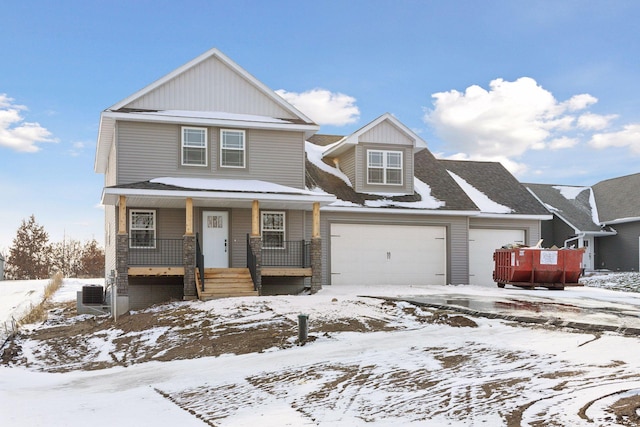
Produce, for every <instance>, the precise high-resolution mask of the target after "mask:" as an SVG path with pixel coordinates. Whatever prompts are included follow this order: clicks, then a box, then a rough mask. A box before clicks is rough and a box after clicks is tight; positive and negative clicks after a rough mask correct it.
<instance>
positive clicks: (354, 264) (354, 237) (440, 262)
mask: <svg viewBox="0 0 640 427" xmlns="http://www.w3.org/2000/svg"><path fill="white" fill-rule="evenodd" d="M446 247H447V245H446V229H445V227H437V226H433V227H426V226H420V227H418V226H401V225H365V224H332V225H331V248H330V253H331V283H332V284H333V285H350V284H351V285H434V284H445V280H446Z"/></svg>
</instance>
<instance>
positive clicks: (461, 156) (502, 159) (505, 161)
mask: <svg viewBox="0 0 640 427" xmlns="http://www.w3.org/2000/svg"><path fill="white" fill-rule="evenodd" d="M433 155H434V156H435V157H437V158H438V159H445V160H472V161H474V162H499V163H502V166H504V167H505V169H507V170H508V171H509V172H511V173H512V174H514V175H522V174H524V173H525V172H528V170H529V167H528V166H527V165H526V164H524V163H519V162H516V161H514V160H512V159H510V158H508V157H506V156H482V155H477V154H474V155H469V154H466V153H456V154H452V155H449V156H445V155H444V154H442V153H433Z"/></svg>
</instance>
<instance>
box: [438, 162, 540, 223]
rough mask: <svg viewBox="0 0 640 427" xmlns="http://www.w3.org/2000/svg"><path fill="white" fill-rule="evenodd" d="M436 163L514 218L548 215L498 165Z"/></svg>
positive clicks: (511, 176) (485, 163)
mask: <svg viewBox="0 0 640 427" xmlns="http://www.w3.org/2000/svg"><path fill="white" fill-rule="evenodd" d="M439 162H440V164H441V165H442V166H443V167H444V168H445V169H446V170H448V171H451V172H453V173H454V174H456V175H458V176H459V177H460V178H462V179H464V180H465V181H467V182H468V183H469V184H470V185H472V186H473V187H475V188H476V189H477V190H479V191H481V192H482V193H484V194H485V195H486V196H487V197H488V198H489V199H491V200H493V201H494V202H496V203H499V204H501V205H504V206H507V207H510V208H511V209H512V210H513V212H512V213H513V214H520V215H549V212H548V211H547V210H546V209H545V208H544V206H542V205H541V204H540V202H539V201H538V200H537V199H536V198H535V197H533V195H532V194H531V193H529V191H528V190H527V189H526V188H525V187H524V185H522V184H521V183H520V181H518V180H517V179H516V178H515V177H514V176H513V175H512V174H511V173H510V172H509V171H508V170H507V169H505V167H504V166H502V164H501V163H498V162H474V161H469V160H439Z"/></svg>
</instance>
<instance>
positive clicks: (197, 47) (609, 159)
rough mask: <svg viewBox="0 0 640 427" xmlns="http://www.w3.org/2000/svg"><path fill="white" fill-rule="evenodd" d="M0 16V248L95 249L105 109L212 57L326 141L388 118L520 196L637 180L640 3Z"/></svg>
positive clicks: (138, 8) (152, 8) (185, 6)
mask: <svg viewBox="0 0 640 427" xmlns="http://www.w3.org/2000/svg"><path fill="white" fill-rule="evenodd" d="M0 10H1V13H0V20H1V24H0V55H1V60H0V251H5V252H7V251H8V248H9V247H10V246H11V244H12V240H13V238H14V237H15V233H16V230H17V229H18V227H19V226H20V223H21V220H22V219H26V218H28V217H29V216H30V215H31V214H34V215H35V217H36V220H37V221H38V223H39V224H41V225H43V226H44V227H45V229H46V230H47V231H48V232H49V234H50V239H51V241H61V240H62V238H63V236H66V237H67V238H74V239H78V240H81V241H84V240H86V239H91V238H94V237H95V238H96V239H97V240H98V241H99V242H101V243H102V242H103V211H102V210H101V209H100V207H99V206H98V205H99V200H100V194H101V189H102V176H101V175H98V174H96V173H94V172H93V162H94V149H95V143H96V138H97V129H98V122H99V117H100V112H101V111H102V110H104V109H105V108H107V107H109V106H111V105H113V104H115V103H116V102H118V101H120V100H122V99H124V98H125V97H127V96H128V95H130V94H132V93H134V92H136V91H137V90H139V89H141V88H143V87H144V86H146V85H147V84H149V83H151V82H153V81H154V80H156V79H158V78H160V77H162V76H163V75H165V74H167V73H169V72H171V71H172V70H174V69H175V68H177V67H179V66H181V65H182V64H184V63H186V62H188V61H189V60H191V59H193V58H195V57H196V56H198V55H200V54H201V53H204V52H205V51H207V50H209V49H210V48H212V47H217V48H218V49H220V50H221V51H222V52H224V53H225V54H226V55H227V56H229V57H230V58H231V59H233V60H234V61H236V62H237V63H238V64H239V65H240V66H242V67H243V68H245V69H246V70H247V71H249V72H250V73H251V74H253V75H254V76H255V77H257V78H258V79H259V80H261V81H262V82H263V83H265V84H266V85H267V86H269V87H270V88H272V89H274V90H281V92H280V93H281V94H282V95H283V96H285V97H287V98H288V99H290V100H291V101H292V102H293V103H295V104H296V105H297V106H298V108H300V109H301V110H303V112H305V113H306V114H307V115H308V116H310V117H311V118H313V119H315V120H316V121H317V122H318V123H320V124H321V130H320V132H321V133H334V134H349V133H351V132H353V131H355V130H357V129H358V128H359V127H361V126H363V125H365V124H367V123H368V122H370V121H371V120H373V119H375V118H376V117H378V116H380V115H381V114H383V113H385V112H389V113H392V114H394V115H395V116H396V117H397V118H398V119H399V120H400V121H401V122H403V123H404V124H406V125H407V126H409V127H410V128H412V129H413V130H415V131H416V132H418V133H419V134H420V135H421V136H422V137H423V139H424V140H425V141H427V143H428V146H429V148H430V150H431V151H432V152H433V153H434V154H436V155H438V156H440V157H443V158H468V159H474V160H497V161H502V162H503V163H504V164H505V166H507V167H508V168H509V169H510V170H511V171H512V172H513V173H514V174H515V175H516V176H517V177H518V179H520V180H521V181H522V182H539V183H554V184H567V185H592V184H595V183H596V182H598V181H601V180H604V179H608V178H612V177H616V176H622V175H627V174H632V173H638V172H640V164H639V160H640V85H639V84H638V80H637V79H638V77H639V76H640V73H639V71H640V61H639V60H638V52H640V43H639V41H640V35H639V32H638V30H637V22H638V20H639V19H640V2H636V1H625V0H619V1H556V0H553V1H527V2H524V1H511V0H508V1H486V2H479V1H475V0H473V1H471V0H469V1H450V2H445V1H427V0H421V1H409V0H394V1H391V0H388V1H380V0H364V1H362V0H350V1H313V2H311V1H300V0H297V1H277V0H276V1H258V0H256V1H189V0H183V1H179V2H177V1H144V0H138V1H119V0H111V1H86V0H85V1H65V0H61V1H56V2H50V1H31V0H21V1H8V2H5V3H4V4H3V5H2V6H0ZM329 113H330V114H329Z"/></svg>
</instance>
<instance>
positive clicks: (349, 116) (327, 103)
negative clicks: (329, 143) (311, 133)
mask: <svg viewBox="0 0 640 427" xmlns="http://www.w3.org/2000/svg"><path fill="white" fill-rule="evenodd" d="M276 93H277V94H278V95H280V96H281V97H283V98H284V99H285V100H286V101H287V102H289V103H291V104H292V105H293V106H294V107H296V108H297V109H298V110H300V111H301V112H302V113H304V114H305V115H307V116H308V117H309V118H310V119H312V120H313V121H314V122H316V123H317V124H319V125H333V126H343V125H348V124H351V123H355V122H356V121H357V120H358V118H360V109H359V108H358V107H357V106H356V105H355V102H356V99H355V98H353V97H351V96H349V95H345V94H343V93H333V92H330V91H328V90H326V89H312V90H308V91H306V92H302V93H296V92H287V91H286V90H284V89H279V90H276Z"/></svg>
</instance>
